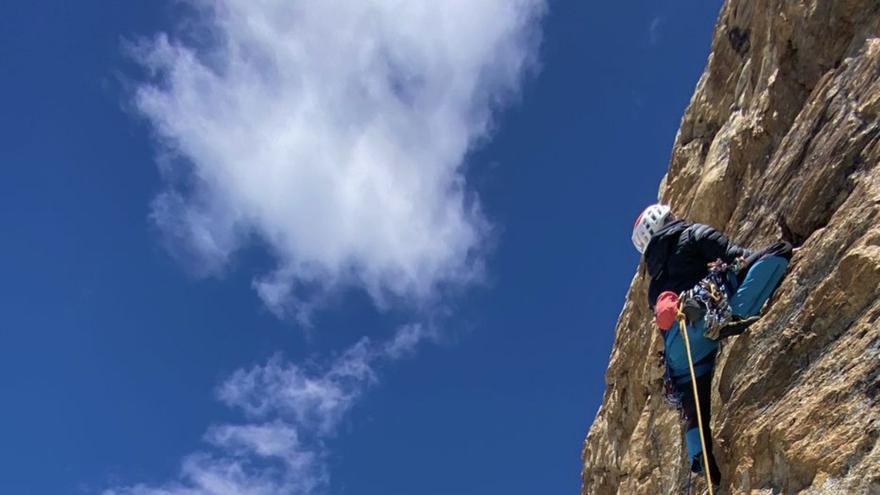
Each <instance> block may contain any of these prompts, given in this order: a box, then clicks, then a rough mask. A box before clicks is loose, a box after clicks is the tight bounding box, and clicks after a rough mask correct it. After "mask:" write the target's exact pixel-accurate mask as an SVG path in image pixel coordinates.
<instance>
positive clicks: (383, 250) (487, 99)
mask: <svg viewBox="0 0 880 495" xmlns="http://www.w3.org/2000/svg"><path fill="white" fill-rule="evenodd" d="M428 3H430V2H428ZM220 4H222V5H226V6H227V7H229V9H228V16H229V17H228V19H227V20H232V21H235V20H236V19H237V17H236V16H237V15H257V14H260V15H265V19H264V20H266V19H267V20H268V21H269V22H268V25H269V27H267V28H266V30H265V31H263V30H261V29H262V28H260V29H257V28H253V29H254V30H253V31H248V32H247V33H246V34H247V35H246V36H244V37H243V38H237V39H236V38H233V41H236V40H237V42H239V43H240V48H242V49H243V50H242V53H244V55H241V57H243V58H242V59H241V60H243V61H244V62H242V63H243V64H244V67H243V69H244V70H243V71H242V74H241V75H240V76H236V75H235V73H234V69H235V68H236V67H237V66H236V63H233V62H236V61H235V60H233V61H230V60H229V59H226V60H225V61H224V59H223V56H222V53H221V52H222V50H219V49H218V46H219V45H217V43H218V42H217V38H216V37H212V36H214V35H216V31H211V30H210V29H208V30H206V27H205V26H208V27H210V26H211V24H210V22H209V18H208V17H206V14H205V13H204V12H199V11H198V10H195V9H192V8H189V7H187V6H186V5H182V4H179V3H176V2H164V1H161V2H160V1H157V2H134V3H131V2H127V3H125V4H123V3H117V2H97V1H82V2H74V3H71V2H23V1H19V2H13V3H12V4H10V5H7V6H6V8H5V9H4V10H5V13H4V15H3V16H0V59H2V60H3V63H2V66H0V67H2V72H3V75H2V77H0V90H2V94H3V100H4V104H3V107H4V111H3V112H2V116H0V131H2V135H3V136H4V139H3V146H0V162H2V163H3V171H4V172H3V177H4V180H3V181H2V183H0V188H2V191H0V192H2V194H0V224H2V225H3V226H4V236H3V242H2V243H0V255H2V259H3V260H4V263H3V266H4V268H3V275H4V276H3V285H2V299H0V300H2V305H0V307H2V309H3V311H2V314H3V324H2V326H0V336H2V345H0V388H2V390H3V393H4V396H5V400H4V406H3V407H2V408H0V438H3V442H2V445H0V464H2V465H3V466H4V469H2V470H0V492H3V493H34V494H66V493H71V494H74V493H118V494H135V493H138V494H155V493H160V492H159V491H158V490H160V489H164V490H168V493H182V492H181V491H179V490H182V489H186V488H194V487H195V488H201V489H202V491H201V492H197V493H210V491H205V488H204V486H198V483H199V482H198V481H197V480H194V476H197V475H204V476H208V475H218V473H221V472H222V470H223V469H224V468H226V469H227V471H225V473H226V474H227V475H228V474H229V473H230V471H229V469H233V468H235V469H241V470H242V471H241V472H240V473H239V474H240V475H241V476H240V477H239V478H236V480H237V481H235V482H236V483H239V485H229V484H228V483H231V482H230V481H229V480H226V482H227V485H226V486H227V487H229V486H233V489H234V487H235V486H238V487H239V488H240V487H243V486H249V487H257V488H260V487H262V488H263V489H271V488H272V487H275V488H279V487H280V489H284V490H286V491H293V490H299V491H293V493H330V494H358V495H360V494H382V495H386V494H398V493H399V494H411V493H418V494H423V495H441V494H442V495H449V494H457V495H464V494H487V493H506V494H534V493H572V492H575V491H576V490H577V487H578V484H579V478H578V477H579V471H580V459H579V455H580V448H581V444H582V442H583V438H584V436H585V434H586V431H587V428H588V427H589V425H590V423H591V421H592V418H593V415H594V414H595V412H596V409H597V408H598V405H599V403H600V401H601V398H602V392H603V386H604V384H603V376H604V370H605V366H606V364H607V359H608V355H609V352H610V348H611V344H612V340H613V327H614V323H615V321H616V318H617V315H618V313H619V311H620V309H621V307H622V303H623V298H624V296H625V292H626V289H627V287H628V285H629V282H630V279H631V277H632V274H633V272H634V270H635V266H636V264H637V262H638V256H637V253H636V252H635V250H634V249H633V248H632V246H631V244H630V241H629V236H630V228H631V225H632V221H633V219H634V218H635V216H636V215H637V214H638V212H639V211H640V209H641V208H642V207H643V206H644V205H646V204H648V203H650V202H651V201H652V199H653V198H654V197H655V195H656V190H657V185H658V182H659V180H660V178H661V177H662V175H663V173H664V171H665V168H666V165H667V162H668V158H669V153H670V148H671V145H672V142H673V139H674V136H675V131H676V129H677V126H678V122H679V119H680V117H681V114H682V112H683V110H684V108H685V106H686V104H687V102H688V99H689V97H690V94H691V93H692V91H693V88H694V86H695V84H696V81H697V79H698V77H699V75H700V73H701V71H702V68H703V66H704V64H705V59H706V56H707V54H708V49H709V41H710V34H711V29H712V27H713V24H714V20H715V16H716V15H717V12H718V9H719V7H720V4H719V3H718V2H702V1H696V0H693V1H682V2H675V3H668V2H667V3H658V2H635V3H626V4H621V3H613V2H606V3H603V4H601V5H589V4H588V3H587V2H561V1H554V2H549V4H547V5H542V4H541V3H540V2H537V1H534V2H527V1H524V2H521V5H520V7H518V8H521V9H522V10H519V11H511V10H510V9H509V8H508V7H505V5H507V4H505V3H504V2H489V1H487V2H485V4H482V5H485V7H484V8H483V10H480V9H476V10H475V11H474V9H465V10H463V11H456V10H455V9H454V8H452V9H451V10H450V11H449V12H444V13H442V14H443V15H439V16H438V14H437V13H436V12H432V11H431V10H430V9H428V10H426V11H424V12H422V11H419V10H418V9H413V11H412V12H396V11H395V12H392V14H393V15H391V14H389V11H383V10H382V9H378V10H376V11H372V12H368V14H370V15H371V16H373V17H370V19H373V21H375V22H371V23H364V22H361V20H362V18H363V12H359V11H357V9H353V10H352V11H351V12H334V15H332V16H327V15H325V14H326V13H323V12H320V10H321V9H320V8H318V9H315V6H316V5H319V3H315V2H302V3H301V4H300V5H301V6H302V10H295V9H294V10H291V9H286V10H285V9H284V8H280V10H279V11H272V12H261V11H259V9H258V8H256V7H252V5H255V4H250V3H243V2H233V1H231V0H225V1H224V2H220ZM267 4H272V2H267ZM378 4H383V2H377V5H378ZM452 4H453V2H450V3H449V5H452ZM413 5H416V3H413ZM444 5H446V4H444ZM236 9H239V10H236ZM254 9H256V10H254ZM310 9H312V10H310ZM493 9H494V10H493ZM285 16H288V17H285ZM383 16H384V17H383ZM408 16H410V17H408ZM447 16H448V19H447ZM426 19H427V20H429V21H431V22H427V23H426V24H424V26H422V28H419V29H415V28H412V29H407V27H406V26H407V25H409V24H407V22H406V21H408V20H412V21H413V22H414V23H416V22H425V20H426ZM436 19H446V20H447V21H448V22H447V23H444V22H443V21H441V20H437V21H436V22H434V21H435V20H436ZM276 21H277V22H276ZM288 23H291V24H293V25H296V26H298V28H297V29H298V31H297V32H296V33H294V34H290V33H287V32H286V31H284V30H285V29H286V26H289V24H288ZM233 24H234V23H232V24H230V25H233ZM438 26H439V27H438ZM449 26H452V27H453V28H454V29H452V30H451V31H447V30H445V29H449ZM214 28H215V29H216V25H214ZM249 29H251V28H249ZM279 29H280V30H282V31H281V33H280V34H281V35H284V36H279V32H277V30H279ZM328 29H330V30H332V32H333V33H334V34H333V37H332V38H327V35H326V33H327V31H326V30H328ZM273 30H276V31H273ZM158 33H169V38H168V39H170V40H171V43H172V44H174V43H177V44H178V45H177V46H184V47H188V48H189V49H191V50H193V52H194V53H197V54H199V55H200V56H202V57H203V59H202V61H203V65H202V66H201V67H202V68H207V69H209V70H214V69H217V68H218V67H223V66H224V63H225V64H227V65H226V69H225V70H226V72H224V73H223V74H224V77H220V78H215V79H211V78H207V79H205V78H204V77H203V76H204V75H199V74H198V73H195V75H193V74H194V72H193V71H194V70H196V69H199V67H195V68H194V66H191V65H190V66H187V65H185V63H186V62H185V57H184V58H181V57H180V54H179V53H178V54H175V53H169V52H168V51H167V50H165V51H163V50H164V48H163V45H162V44H161V41H157V39H159V38H157V35H158ZM303 33H305V34H303ZM450 33H454V34H450ZM288 34H290V36H291V37H290V38H287V37H285V36H287V35H288ZM309 34H310V35H313V37H312V38H309V37H308V36H306V35H309ZM346 34H348V36H346ZM536 34H540V38H541V42H540V45H536V44H535V40H536V39H537V36H536ZM226 35H230V34H229V33H228V32H227V33H226ZM238 35H239V34H234V35H232V36H238ZM263 35H266V36H263ZM431 37H434V39H435V40H448V39H450V38H453V37H454V38H455V39H457V40H459V41H460V42H459V43H456V44H454V45H450V46H454V48H449V49H447V48H438V47H444V46H446V45H445V43H434V42H431V39H432V38H431ZM279 38H280V39H282V40H287V41H290V42H291V43H292V45H295V44H296V43H302V46H306V47H312V49H313V50H312V51H314V49H315V47H318V48H319V49H320V50H326V53H322V54H320V55H322V56H318V57H315V56H312V55H309V53H312V52H309V51H308V50H306V55H304V56H301V55H298V54H294V55H283V56H281V55H280V56H279V58H278V59H277V60H274V61H272V60H270V61H268V62H266V61H264V60H263V59H262V58H260V56H261V54H262V55H265V54H266V53H270V52H267V51H265V49H266V46H267V45H266V44H267V43H268V44H269V46H270V47H271V48H272V49H273V50H274V49H275V48H277V47H275V46H274V45H272V44H273V43H276V40H278V39H279ZM315 40H318V41H315ZM328 40H332V42H330V41H328ZM368 41H369V43H368ZM310 43H311V44H310ZM371 43H373V44H371ZM292 45H290V46H292ZM370 46H378V47H380V48H381V50H378V49H377V50H376V51H370V50H369V49H367V48H363V47H370ZM475 46H477V47H483V46H489V47H492V49H491V50H480V49H475V48H474V47H475ZM361 49H363V50H366V51H365V52H361V51H360V50H361ZM218 50H219V51H218ZM352 50H355V53H354V54H353V55H351V58H348V57H345V62H346V63H344V64H343V63H334V62H336V61H339V60H341V58H340V57H339V54H340V53H346V54H348V53H352ZM382 50H385V51H382ZM218 53H220V55H218ZM271 53H275V52H271ZM279 53H280V52H279ZM376 53H378V55H377V54H376ZM324 55H326V56H324ZM218 57H219V58H218ZM285 57H288V58H285ZM300 57H302V58H300ZM270 58H271V57H270ZM241 60H238V61H237V62H241ZM389 60H390V62H389ZM358 61H362V62H363V63H362V64H361V63H359V62H358ZM349 62H350V63H349ZM151 64H152V65H151ZM253 64H256V65H253ZM261 64H265V65H261ZM150 67H152V68H153V69H158V72H154V73H151V72H150ZM239 68H241V67H239ZM251 69H254V70H251ZM287 69H291V72H292V73H293V74H294V75H293V76H287V75H285V74H286V73H285V70H287ZM175 70H176V71H178V72H177V73H176V74H177V76H178V79H177V80H176V82H174V81H173V80H172V79H173V74H174V72H173V71H175ZM187 70H189V71H190V72H186V71H187ZM217 70H220V69H217ZM163 71H164V72H163ZM181 74H182V75H181ZM377 74H378V76H377ZM389 74H390V76H389ZM450 74H453V75H454V77H452V76H450ZM386 76H387V77H386ZM288 77H290V78H288ZM373 77H376V79H375V81H379V82H378V83H376V84H379V86H378V89H376V88H377V87H376V86H374V85H371V84H372V82H374V80H373V79H372V78H373ZM339 80H342V81H348V82H351V81H355V82H354V83H352V84H354V85H353V86H345V85H341V86H342V87H341V89H340V88H337V86H336V82H337V81H339ZM383 81H385V82H387V81H391V83H389V84H388V87H383V86H381V84H384V83H383ZM300 82H301V83H302V85H301V86H299V84H300ZM352 87H353V88H356V89H357V91H353V90H351V88H352ZM150 88H152V91H153V92H152V93H150V90H151V89H150ZM383 88H384V89H383ZM450 88H452V89H450ZM188 90H194V92H192V93H187V91H188ZM195 90H197V91H195ZM191 94H195V95H196V96H194V97H192V98H190V99H187V98H186V96H187V95H191ZM145 95H146V96H145ZM218 102H219V103H220V104H219V105H218ZM499 102H500V103H499ZM279 108H280V110H279ZM288 108H290V109H293V110H289V111H288V110H287V109H288ZM413 109H416V110H417V111H413ZM263 116H265V118H264V117H263ZM291 116H293V117H291ZM377 116H380V117H381V118H379V117H377ZM429 116H430V117H429ZM490 116H491V118H490ZM288 118H290V119H291V120H288ZM376 122H379V123H378V124H376ZM193 129H195V130H193ZM266 136H268V138H267V139H263V138H265V137H266ZM291 136H292V137H291ZM302 136H306V137H305V138H304V137H302ZM269 138H270V139H269ZM352 150H355V151H352ZM357 150H360V151H357ZM377 157H378V158H377ZM291 163H293V164H295V165H291ZM340 164H341V165H340ZM337 165H339V168H334V167H336V166H337ZM267 170H268V171H269V172H267ZM327 170H330V171H332V172H333V173H330V172H326V171H327ZM325 172H326V173H325ZM358 174H361V175H358ZM352 176H358V177H362V180H359V181H353V180H352V179H351V178H352ZM194 177H196V178H197V179H194ZM230 177H231V178H230ZM255 177H256V178H255ZM200 180H201V181H202V182H199V181H200ZM363 184H368V185H369V187H362V185H363ZM325 187H326V189H324V188H325ZM336 191H347V192H346V193H345V194H342V193H340V195H339V196H335V195H334V194H336ZM352 191H353V192H352ZM328 198H329V199H328ZM292 205H293V206H292ZM401 205H405V206H401ZM476 205H478V207H477V206H476ZM389 239H391V240H392V241H394V242H392V241H389ZM365 339H366V340H365ZM273 356H274V357H273ZM303 384H306V385H307V386H306V387H305V388H304V386H303ZM306 389H308V390H310V391H311V392H305V391H304V390H306ZM273 394H274V395H273ZM285 394H286V395H285ZM310 394H311V395H310ZM267 438H270V439H271V440H267ZM279 439H280V440H279ZM260 442H262V443H260ZM260 449H262V450H260ZM273 449H275V450H273ZM291 453H294V454H296V455H295V456H294V455H293V454H291ZM294 457H295V458H294ZM187 469H189V471H187ZM182 470H183V471H182ZM194 473H195V474H194ZM307 481H308V483H307ZM248 483H249V484H248ZM205 486H207V485H205ZM266 487H269V488H266ZM257 488H254V490H255V491H254V492H255V493H259V491H257ZM174 490H178V491H174ZM216 492H217V493H220V489H219V488H218V489H217V490H216ZM264 492H265V490H264Z"/></svg>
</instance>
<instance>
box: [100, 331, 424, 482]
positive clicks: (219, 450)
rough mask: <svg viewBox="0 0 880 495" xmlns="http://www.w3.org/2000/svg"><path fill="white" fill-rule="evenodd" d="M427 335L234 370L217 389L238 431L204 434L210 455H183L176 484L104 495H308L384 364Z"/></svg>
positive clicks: (404, 335) (404, 334)
mask: <svg viewBox="0 0 880 495" xmlns="http://www.w3.org/2000/svg"><path fill="white" fill-rule="evenodd" d="M433 335H434V334H433V332H430V331H427V330H425V329H424V328H423V327H422V326H420V325H408V326H404V327H401V328H400V329H398V331H397V332H396V334H395V336H394V337H393V338H392V339H391V340H390V341H389V342H388V343H385V344H376V343H373V342H371V341H370V340H369V339H366V338H365V339H362V340H361V341H359V342H358V343H357V344H355V345H354V346H352V347H350V348H349V349H348V350H347V351H346V352H344V353H342V354H341V355H339V356H338V357H337V358H335V359H333V360H332V361H330V362H329V363H325V364H324V365H323V366H317V367H315V369H312V370H307V369H304V368H302V367H300V366H298V365H296V364H293V363H290V362H288V361H285V360H284V359H283V358H281V357H280V356H275V357H273V358H271V359H269V361H268V362H266V363H265V364H262V365H258V366H254V367H252V368H250V369H241V370H238V371H236V372H235V373H234V374H233V375H232V376H231V377H229V378H228V379H227V380H226V381H224V382H223V383H222V384H221V386H220V387H219V388H218V391H217V396H218V399H219V400H221V401H222V402H223V403H225V404H226V405H228V406H230V407H233V408H237V409H240V410H241V411H243V412H244V416H245V422H244V423H242V424H225V425H219V426H214V427H211V428H209V429H208V432H207V433H206V435H205V440H206V442H207V443H208V445H209V448H207V449H205V450H204V451H202V452H198V453H195V454H192V455H189V456H187V457H186V458H185V459H184V461H183V465H182V467H181V472H180V476H179V479H175V480H173V481H171V482H167V483H165V484H162V485H160V486H149V485H143V484H141V485H135V486H130V487H118V488H113V489H109V490H106V491H105V492H104V495H227V494H228V495H232V494H235V495H243V494H254V495H257V494H259V495H264V494H265V495H269V494H272V495H277V494H287V495H307V494H312V493H316V492H318V491H320V490H321V489H323V488H325V487H326V486H327V483H328V481H329V475H328V472H327V466H326V459H327V455H328V452H327V451H326V447H325V444H326V443H325V442H326V440H327V439H328V438H330V437H332V436H334V435H335V434H336V432H337V430H338V427H339V425H340V423H341V422H342V421H343V420H344V419H345V417H346V416H347V414H348V413H349V412H350V411H351V409H352V408H353V407H354V405H355V404H356V402H357V399H358V398H359V397H360V396H361V394H363V392H364V391H366V389H367V388H369V387H370V386H371V385H374V384H375V383H377V372H378V369H379V368H381V366H382V365H383V364H384V363H388V362H391V361H394V360H397V359H400V358H401V357H402V356H404V355H406V354H410V353H411V352H412V351H413V350H414V349H415V348H416V346H417V345H418V344H419V343H420V342H422V341H423V340H424V339H426V338H432V337H433Z"/></svg>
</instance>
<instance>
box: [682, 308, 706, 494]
mask: <svg viewBox="0 0 880 495" xmlns="http://www.w3.org/2000/svg"><path fill="white" fill-rule="evenodd" d="M683 298H684V295H682V299H683ZM685 320H686V318H685V315H684V313H683V312H682V311H681V309H679V313H678V322H679V325H681V329H682V332H681V334H682V335H683V336H684V347H685V351H686V352H687V358H688V368H689V369H690V372H691V385H692V386H693V387H694V403H695V405H696V410H697V428H698V429H699V431H700V446H701V447H702V450H703V472H704V473H706V485H707V486H708V488H709V495H714V493H713V491H712V474H711V473H710V472H709V471H710V469H709V453H708V452H707V451H706V439H705V438H704V437H703V415H702V414H701V413H700V393H699V392H698V391H697V375H696V373H694V360H693V358H692V357H691V342H690V338H688V331H687V323H686V321H685ZM710 400H711V398H710ZM688 479H690V478H688ZM688 490H689V491H690V486H688Z"/></svg>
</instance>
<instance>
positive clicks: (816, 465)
mask: <svg viewBox="0 0 880 495" xmlns="http://www.w3.org/2000/svg"><path fill="white" fill-rule="evenodd" d="M878 162H880V3H878V2H877V1H876V0H838V1H830V0H729V1H727V2H726V3H725V5H724V6H723V7H722V10H721V13H720V16H719V19H718V24H717V26H716V28H715V33H714V36H713V41H712V51H711V55H710V56H709V61H708V64H707V66H706V70H705V72H704V73H703V75H702V77H701V78H700V81H699V83H698V85H697V88H696V92H695V94H694V96H693V98H692V100H691V103H690V105H689V107H688V109H687V111H686V112H685V115H684V117H683V118H682V122H681V128H680V129H679V132H678V135H677V136H676V139H675V144H674V147H673V150H672V159H671V163H670V165H669V170H668V172H667V175H666V177H665V178H664V180H663V182H662V184H661V187H660V194H659V196H660V198H661V199H662V201H664V202H667V203H669V204H671V205H672V208H673V211H674V212H676V213H677V214H678V215H680V216H684V217H686V218H689V219H691V220H694V221H699V222H704V223H708V224H711V225H714V226H715V227H718V228H720V229H722V230H724V231H725V232H727V233H728V235H729V236H730V237H731V238H732V239H734V240H735V241H736V242H737V243H738V244H740V245H745V246H748V247H761V246H762V245H766V244H769V243H770V242H773V241H776V240H778V239H780V238H784V239H787V240H789V241H792V242H793V243H795V244H796V245H800V246H801V248H800V249H799V250H798V251H797V252H796V255H795V257H794V259H793V260H792V265H791V268H790V270H789V273H788V275H787V276H786V278H785V279H784V280H783V282H782V285H781V286H780V288H779V290H778V291H777V293H776V295H775V296H774V297H773V299H772V300H771V301H770V303H769V304H768V306H767V307H766V308H765V309H764V314H763V317H762V319H761V320H760V321H759V322H758V323H757V324H755V325H753V326H752V327H751V329H750V330H749V331H748V332H747V333H746V334H744V335H742V336H740V337H734V338H732V339H728V340H727V341H725V344H724V345H723V348H722V352H721V354H720V358H719V361H718V366H717V368H716V370H715V375H714V383H713V393H712V398H711V400H712V409H713V417H712V427H713V433H714V435H713V436H714V438H715V441H716V442H717V445H718V447H717V448H716V457H717V459H718V462H719V465H720V466H721V471H722V474H723V482H722V485H721V490H720V492H721V493H730V494H771V493H773V494H775V493H786V494H787V493H802V494H820V493H841V494H844V493H846V494H850V493H877V494H880V443H878V437H880V166H878ZM645 291H646V279H645V275H644V269H643V268H640V270H639V272H638V273H637V274H636V276H635V277H634V279H633V281H632V284H631V286H630V290H629V294H628V296H627V300H626V304H625V305H624V307H623V311H622V312H621V314H620V319H619V321H618V323H617V328H616V337H615V343H614V348H613V351H612V354H611V359H610V363H609V365H608V371H607V373H606V377H605V380H606V383H607V388H606V391H605V397H604V401H603V403H602V406H601V408H600V409H599V412H598V415H597V416H596V419H595V421H594V423H593V425H592V427H591V428H590V432H589V434H588V435H587V439H586V442H585V444H584V449H583V462H584V468H583V488H582V490H581V492H582V494H610V493H620V494H638V493H644V494H667V493H683V488H682V487H683V485H684V483H685V480H686V479H687V471H686V469H685V465H686V463H685V454H684V447H683V444H682V434H681V429H680V423H679V418H678V414H677V412H675V411H674V410H673V409H671V408H670V407H669V406H667V405H665V403H664V402H663V399H662V386H661V381H662V373H663V370H662V367H661V366H660V361H659V359H658V358H657V352H659V351H660V350H661V349H662V344H661V342H660V337H659V332H658V331H657V330H656V329H655V328H653V323H652V320H651V316H650V314H649V310H648V308H647V305H646V303H645ZM694 480H695V481H694V482H695V484H696V486H697V488H700V487H702V486H703V483H702V480H701V479H699V478H696V477H695V478H694ZM692 493H699V492H692Z"/></svg>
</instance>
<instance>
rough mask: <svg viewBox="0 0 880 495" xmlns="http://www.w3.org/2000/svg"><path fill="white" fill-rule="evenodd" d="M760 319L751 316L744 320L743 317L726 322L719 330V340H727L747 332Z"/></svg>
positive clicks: (735, 317) (732, 318) (734, 317)
mask: <svg viewBox="0 0 880 495" xmlns="http://www.w3.org/2000/svg"><path fill="white" fill-rule="evenodd" d="M759 319H760V317H759V316H749V317H747V318H743V317H741V316H736V315H734V316H732V317H731V318H730V320H728V321H726V322H725V323H724V324H723V325H722V326H721V328H719V329H718V338H719V339H725V338H727V337H732V336H734V335H739V334H741V333H743V332H745V331H746V330H747V329H748V328H749V327H750V326H751V325H752V323H755V322H756V321H758V320H759Z"/></svg>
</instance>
